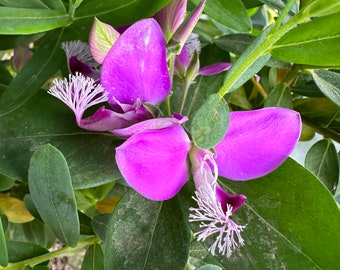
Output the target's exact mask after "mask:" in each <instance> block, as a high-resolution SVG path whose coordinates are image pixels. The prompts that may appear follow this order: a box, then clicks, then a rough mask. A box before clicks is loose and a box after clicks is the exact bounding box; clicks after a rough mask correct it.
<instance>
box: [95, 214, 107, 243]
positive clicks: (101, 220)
mask: <svg viewBox="0 0 340 270" xmlns="http://www.w3.org/2000/svg"><path fill="white" fill-rule="evenodd" d="M110 218H111V214H101V215H97V216H95V217H94V218H93V220H92V226H93V230H94V231H95V233H96V235H98V237H99V238H100V239H101V240H102V241H105V235H106V231H107V225H108V223H109V220H110Z"/></svg>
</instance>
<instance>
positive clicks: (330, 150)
mask: <svg viewBox="0 0 340 270" xmlns="http://www.w3.org/2000/svg"><path fill="white" fill-rule="evenodd" d="M305 168H306V169H308V170H310V171H311V172H312V173H314V175H315V176H317V177H318V178H319V179H320V180H321V181H322V182H323V183H324V184H325V186H326V187H327V188H328V189H329V191H330V192H332V193H333V194H334V193H335V190H336V188H337V186H338V181H339V160H338V154H337V151H336V149H335V146H334V144H333V143H332V141H331V140H327V139H324V140H321V141H318V142H317V143H315V144H314V145H313V146H312V147H311V148H310V149H309V150H308V152H307V154H306V159H305Z"/></svg>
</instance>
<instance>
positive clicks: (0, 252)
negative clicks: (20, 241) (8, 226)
mask: <svg viewBox="0 0 340 270" xmlns="http://www.w3.org/2000/svg"><path fill="white" fill-rule="evenodd" d="M7 264H8V252H7V245H6V238H5V232H4V228H3V226H2V221H1V218H0V265H2V266H6V265H7Z"/></svg>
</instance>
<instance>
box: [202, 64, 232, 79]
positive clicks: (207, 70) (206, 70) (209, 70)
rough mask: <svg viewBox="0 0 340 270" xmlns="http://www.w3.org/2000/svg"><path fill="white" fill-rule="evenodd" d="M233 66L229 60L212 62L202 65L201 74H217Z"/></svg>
mask: <svg viewBox="0 0 340 270" xmlns="http://www.w3.org/2000/svg"><path fill="white" fill-rule="evenodd" d="M231 66H232V64H231V63H228V62H218V63H214V64H211V65H209V66H205V67H202V68H201V69H200V70H199V74H201V75H205V76H210V75H215V74H219V73H221V72H223V71H226V70H229V69H230V68H231Z"/></svg>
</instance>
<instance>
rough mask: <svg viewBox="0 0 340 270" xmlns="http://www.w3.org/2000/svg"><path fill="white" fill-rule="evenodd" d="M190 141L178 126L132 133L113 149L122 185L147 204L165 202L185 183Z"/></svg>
mask: <svg viewBox="0 0 340 270" xmlns="http://www.w3.org/2000/svg"><path fill="white" fill-rule="evenodd" d="M190 145H191V143H190V140H189V138H188V136H187V134H186V133H185V131H184V129H183V128H182V127H181V126H172V127H169V128H165V129H161V130H149V131H145V132H141V133H136V134H134V135H133V136H131V137H130V138H129V139H128V140H126V142H124V143H123V144H122V145H121V146H119V147H117V148H116V161H117V165H118V168H119V170H120V172H121V173H122V175H123V177H124V179H125V180H126V182H127V183H128V184H129V185H130V186H131V187H132V188H133V189H135V190H136V191H137V192H138V193H140V194H141V195H143V196H144V197H146V198H148V199H151V200H167V199H170V198H172V197H173V196H175V195H176V194H177V192H178V191H179V190H180V189H181V187H182V186H183V185H184V183H185V182H186V180H187V173H186V157H187V155H188V152H189V150H190Z"/></svg>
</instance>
